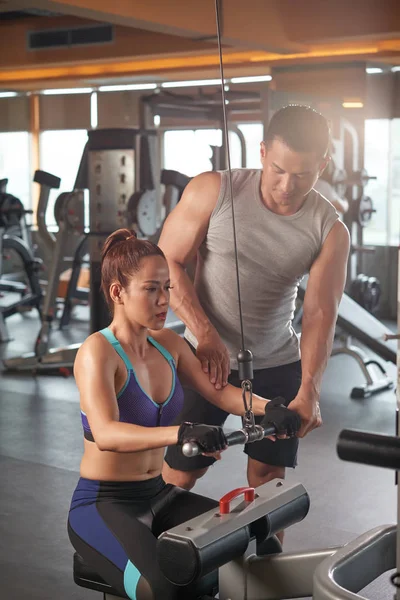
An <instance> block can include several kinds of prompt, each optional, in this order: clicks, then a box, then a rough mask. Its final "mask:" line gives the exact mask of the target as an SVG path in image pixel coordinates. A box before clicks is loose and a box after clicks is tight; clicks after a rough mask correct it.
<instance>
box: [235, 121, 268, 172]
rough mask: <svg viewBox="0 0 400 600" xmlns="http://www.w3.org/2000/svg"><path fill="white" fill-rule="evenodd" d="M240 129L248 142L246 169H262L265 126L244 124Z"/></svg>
mask: <svg viewBox="0 0 400 600" xmlns="http://www.w3.org/2000/svg"><path fill="white" fill-rule="evenodd" d="M238 127H239V129H240V131H241V132H242V133H243V135H244V139H245V142H246V167H247V168H248V169H261V161H260V143H261V142H262V140H263V135H264V126H263V125H262V123H243V124H242V125H238Z"/></svg>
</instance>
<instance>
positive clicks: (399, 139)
mask: <svg viewBox="0 0 400 600" xmlns="http://www.w3.org/2000/svg"><path fill="white" fill-rule="evenodd" d="M390 141H391V155H390V163H389V169H390V179H389V183H390V185H389V219H388V221H389V244H390V245H391V246H398V245H399V244H400V119H393V121H392V122H391V132H390Z"/></svg>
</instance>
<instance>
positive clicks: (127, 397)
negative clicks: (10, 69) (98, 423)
mask: <svg viewBox="0 0 400 600" xmlns="http://www.w3.org/2000/svg"><path fill="white" fill-rule="evenodd" d="M100 333H101V334H102V335H104V337H105V338H106V340H108V341H109V342H110V344H112V346H113V347H114V349H115V350H116V351H117V352H118V354H119V355H120V357H121V358H122V360H123V361H124V363H125V366H126V368H127V371H128V377H127V379H126V382H125V385H124V387H123V388H122V390H121V391H120V392H119V393H118V394H117V401H118V408H119V420H120V422H121V423H132V424H133V425H141V426H142V427H159V426H162V427H165V426H167V425H170V424H171V423H172V422H173V421H174V419H175V418H176V417H177V416H178V414H179V413H180V411H181V409H182V406H183V389H182V386H181V384H180V381H179V379H178V376H177V373H176V366H175V361H174V359H173V357H172V356H171V354H170V353H169V352H168V350H166V349H165V348H164V347H163V346H161V344H159V343H158V342H156V341H155V340H154V339H153V338H151V337H148V338H147V339H148V341H149V342H150V343H151V344H153V346H154V347H155V348H157V350H158V351H159V352H161V354H162V355H163V357H164V358H165V360H167V361H168V363H169V365H170V367H171V370H172V389H171V391H170V394H169V396H168V398H167V399H166V400H165V402H163V403H162V404H157V402H154V400H152V399H151V398H150V396H148V395H147V394H146V392H145V391H144V390H143V389H142V387H141V385H140V383H139V381H138V379H137V377H136V374H135V370H134V368H133V366H132V363H131V361H130V360H129V358H128V356H127V354H126V352H125V351H124V349H123V348H122V346H121V344H120V343H119V341H118V340H117V338H116V337H115V335H114V334H113V333H112V331H110V329H108V328H106V329H102V330H101V331H100ZM81 417H82V425H83V432H84V436H85V439H87V440H89V441H91V442H94V438H93V434H92V432H91V430H90V425H89V422H88V419H87V416H86V414H85V413H84V412H83V411H81Z"/></svg>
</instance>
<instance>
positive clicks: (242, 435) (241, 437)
mask: <svg viewBox="0 0 400 600" xmlns="http://www.w3.org/2000/svg"><path fill="white" fill-rule="evenodd" d="M275 433H276V429H275V427H274V425H269V426H268V427H262V426H261V425H255V427H254V429H239V430H238V431H232V433H228V435H227V436H226V441H227V444H228V446H236V445H239V444H251V443H253V442H258V441H260V440H262V439H264V438H265V437H267V436H268V435H274V434H275ZM200 452H201V450H200V448H199V446H198V445H197V444H196V442H185V443H184V444H183V446H182V453H183V454H184V455H185V456H187V457H192V456H197V455H198V454H199V453H200Z"/></svg>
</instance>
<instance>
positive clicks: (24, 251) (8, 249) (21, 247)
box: [0, 179, 42, 342]
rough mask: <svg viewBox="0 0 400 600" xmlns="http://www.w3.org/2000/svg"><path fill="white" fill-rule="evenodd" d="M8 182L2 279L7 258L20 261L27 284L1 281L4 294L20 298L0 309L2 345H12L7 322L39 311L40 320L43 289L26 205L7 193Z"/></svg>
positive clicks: (2, 186)
mask: <svg viewBox="0 0 400 600" xmlns="http://www.w3.org/2000/svg"><path fill="white" fill-rule="evenodd" d="M6 187H7V179H3V180H1V181H0V276H1V275H2V274H3V255H7V254H9V253H10V254H11V255H12V256H17V257H18V262H19V264H21V265H22V272H23V278H24V280H25V281H23V282H22V281H13V280H11V279H6V278H3V279H0V293H2V292H6V293H11V294H17V295H18V296H19V297H18V298H17V299H16V300H13V301H12V302H11V303H8V304H5V305H2V306H1V307H0V342H8V341H10V339H11V338H10V335H9V333H8V329H7V325H6V319H7V318H8V317H10V316H12V315H14V314H16V313H19V312H21V311H22V310H26V309H28V310H29V309H31V308H35V309H36V310H37V311H38V313H39V316H40V311H41V302H42V288H41V285H40V281H39V272H40V269H41V266H42V261H41V260H40V259H38V258H35V256H34V254H33V251H32V247H31V240H30V235H29V231H28V227H27V224H26V220H25V215H26V214H29V213H32V211H31V210H26V209H25V208H24V206H23V204H22V202H21V201H20V200H19V199H18V198H16V197H15V196H13V195H12V194H8V193H7V192H6Z"/></svg>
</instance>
